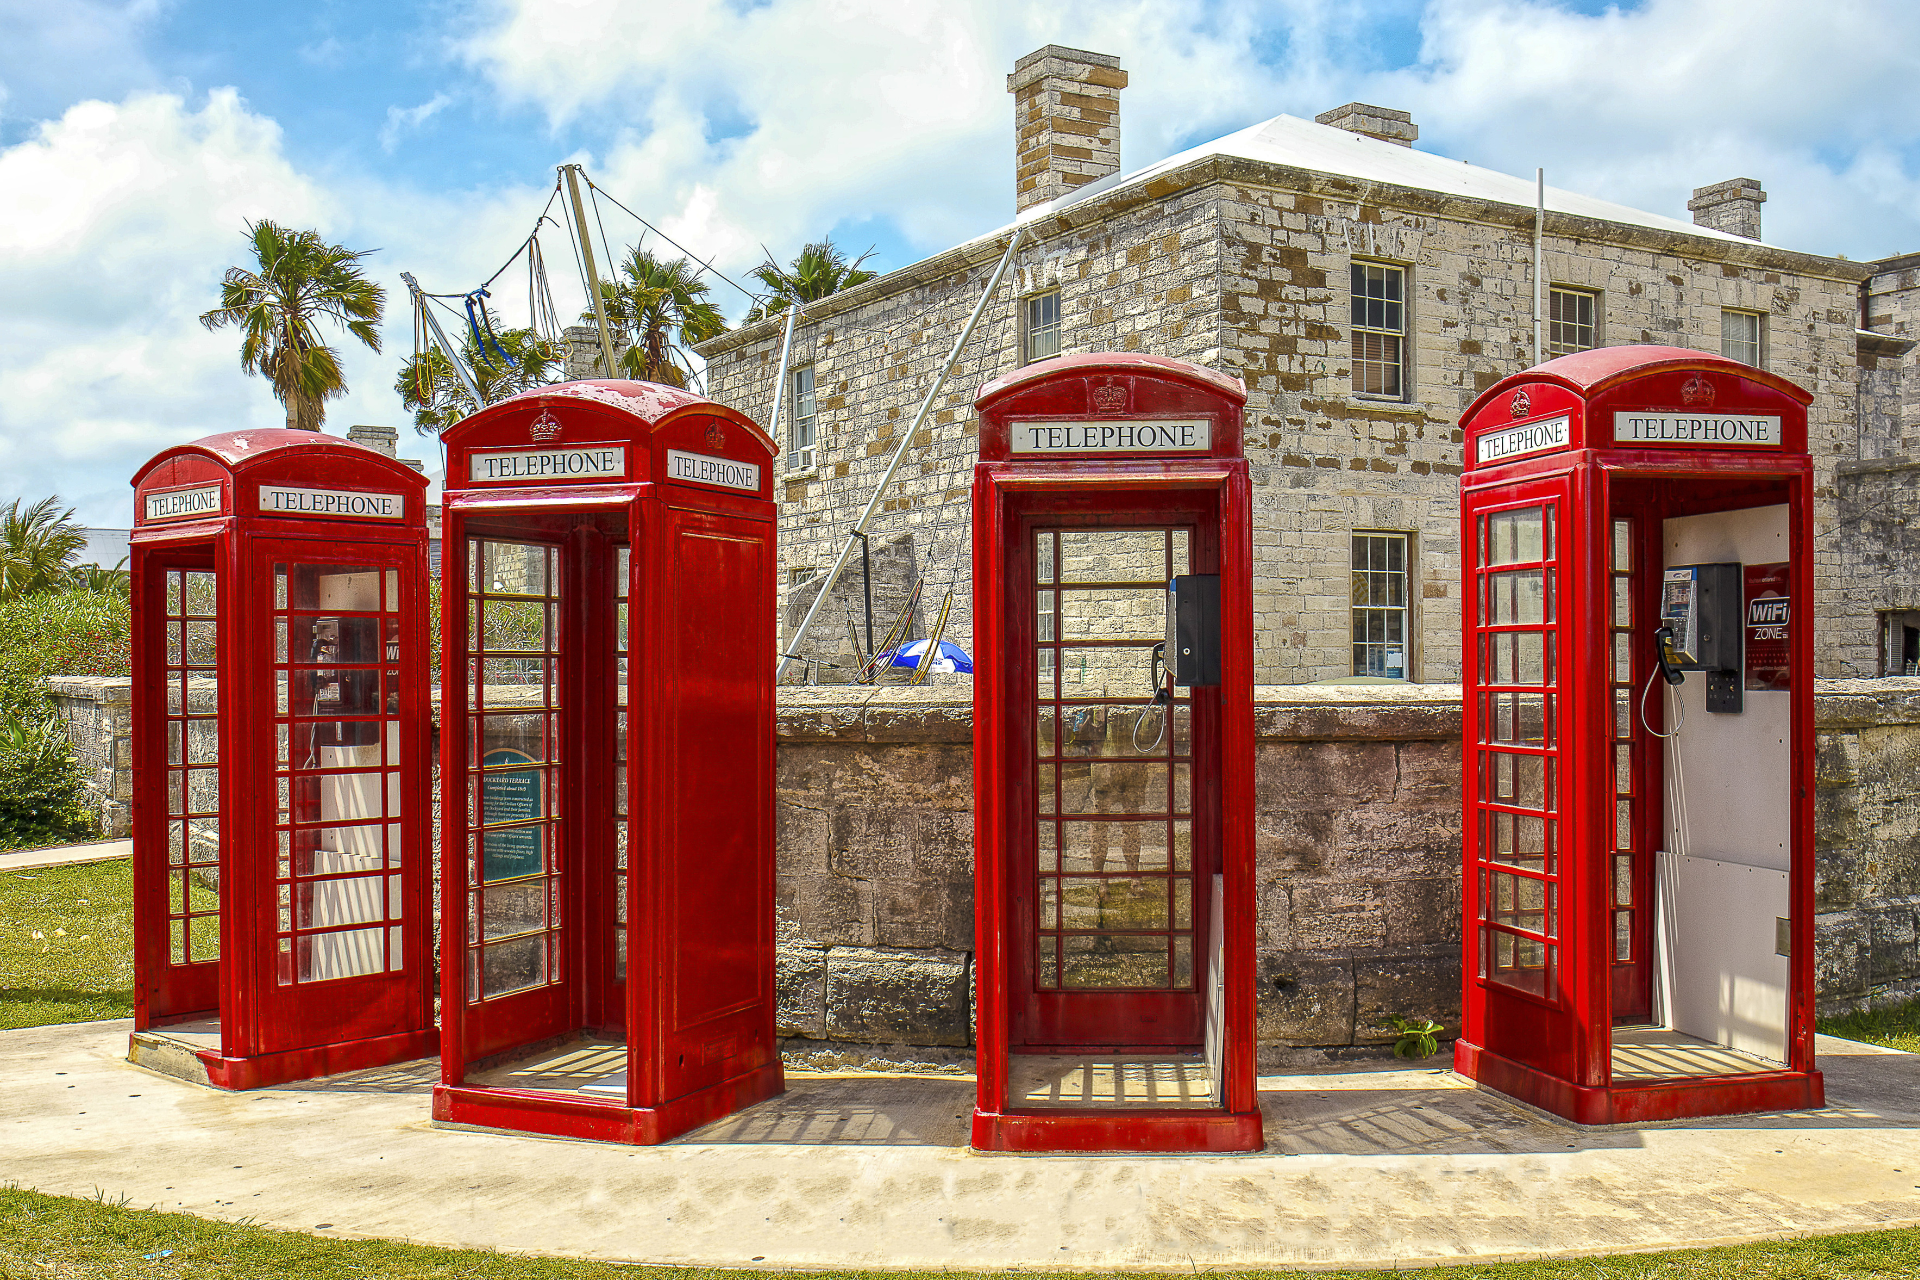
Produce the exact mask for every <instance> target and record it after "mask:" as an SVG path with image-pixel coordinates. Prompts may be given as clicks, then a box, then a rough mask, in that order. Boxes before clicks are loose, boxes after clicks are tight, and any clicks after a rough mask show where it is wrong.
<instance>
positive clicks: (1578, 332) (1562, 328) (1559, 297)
mask: <svg viewBox="0 0 1920 1280" xmlns="http://www.w3.org/2000/svg"><path fill="white" fill-rule="evenodd" d="M1597 300H1598V299H1597V298H1596V297H1595V296H1594V295H1593V294H1591V293H1582V292H1580V291H1579V290H1577V289H1553V290H1550V291H1549V293H1548V296H1547V357H1548V358H1549V359H1551V358H1552V357H1554V356H1570V355H1572V354H1573V353H1574V352H1576V351H1591V350H1593V349H1594V348H1595V347H1597V346H1599V345H1600V340H1599V338H1598V337H1597V336H1596V335H1595V333H1594V326H1593V316H1594V312H1595V310H1596V308H1595V306H1594V303H1595V302H1596V301H1597Z"/></svg>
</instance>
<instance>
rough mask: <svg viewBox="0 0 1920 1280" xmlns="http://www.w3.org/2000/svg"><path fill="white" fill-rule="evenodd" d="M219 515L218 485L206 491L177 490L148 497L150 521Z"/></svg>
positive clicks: (148, 517) (211, 486)
mask: <svg viewBox="0 0 1920 1280" xmlns="http://www.w3.org/2000/svg"><path fill="white" fill-rule="evenodd" d="M219 514H220V486H219V485H217V484H211V485H208V486H207V487H206V488H204V489H175V490H173V491H171V492H169V493H150V494H148V495H147V515H146V518H147V519H149V520H187V519H190V518H192V517H193V516H217V515H219Z"/></svg>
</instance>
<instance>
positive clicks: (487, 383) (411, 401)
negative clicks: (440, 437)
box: [393, 311, 561, 436]
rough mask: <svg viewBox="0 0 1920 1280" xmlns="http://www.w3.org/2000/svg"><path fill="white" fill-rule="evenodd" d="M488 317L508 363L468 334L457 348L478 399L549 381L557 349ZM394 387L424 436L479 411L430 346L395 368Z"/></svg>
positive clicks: (441, 354)
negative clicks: (396, 369) (477, 389)
mask: <svg viewBox="0 0 1920 1280" xmlns="http://www.w3.org/2000/svg"><path fill="white" fill-rule="evenodd" d="M487 315H488V319H489V320H490V321H492V322H494V323H493V325H492V326H491V327H492V328H493V330H494V337H495V338H496V339H497V340H498V342H499V345H500V349H501V350H503V351H505V352H506V353H507V354H508V355H509V356H512V357H513V359H512V361H507V360H504V359H501V358H500V357H499V356H497V355H495V354H494V353H493V352H492V351H489V350H487V349H486V348H485V347H482V346H481V345H480V344H479V343H476V342H475V341H474V340H473V336H472V335H471V334H469V335H468V336H467V339H466V341H465V342H463V343H462V344H461V352H460V358H461V360H463V361H464V362H465V363H466V366H467V369H468V370H469V371H470V372H471V373H472V374H473V381H474V383H475V385H477V386H478V387H479V388H480V399H481V401H482V402H483V403H485V404H492V403H494V402H495V401H497V400H504V399H506V398H507V397H508V396H512V395H518V394H520V393H521V392H522V391H527V390H530V389H531V388H534V387H539V386H544V385H546V384H547V383H549V382H551V381H553V376H552V375H553V371H554V366H555V365H557V364H559V363H560V359H561V355H560V352H559V350H558V349H557V348H556V347H555V346H554V345H553V344H552V343H551V342H548V341H547V340H546V339H545V338H542V337H541V336H540V335H539V334H537V333H535V332H534V331H533V330H532V329H500V328H499V327H498V320H499V317H498V316H497V315H495V314H494V313H492V312H491V311H489V312H488V313H487ZM393 389H394V390H395V391H397V392H399V393H400V403H401V404H402V405H403V406H405V407H406V408H407V409H410V410H412V412H413V429H414V430H415V431H418V432H419V433H420V434H421V435H423V436H427V435H436V434H438V433H439V432H442V431H445V430H446V429H447V428H448V427H450V426H452V425H453V424H454V423H456V422H458V421H460V419H462V418H464V417H466V416H467V415H468V414H470V413H474V412H477V411H478V410H479V408H480V406H479V405H477V404H475V403H474V402H473V396H472V395H471V394H470V393H469V392H468V391H467V388H466V384H465V383H463V382H461V381H460V375H459V374H457V373H456V372H454V368H453V365H452V364H451V363H449V362H448V360H447V357H446V354H445V353H444V352H442V351H441V350H440V348H438V347H432V348H429V349H428V351H427V352H426V354H425V355H417V356H409V357H408V358H407V362H406V363H405V364H403V365H401V366H400V376H399V377H398V378H397V379H395V380H394V384H393Z"/></svg>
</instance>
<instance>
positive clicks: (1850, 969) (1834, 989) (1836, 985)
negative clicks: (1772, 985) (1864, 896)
mask: <svg viewBox="0 0 1920 1280" xmlns="http://www.w3.org/2000/svg"><path fill="white" fill-rule="evenodd" d="M1871 947H1872V940H1871V938H1870V936H1869V932H1868V925H1867V921H1866V920H1865V919H1864V918H1863V917H1862V916H1861V915H1860V913H1858V912H1854V911H1844V912H1842V911H1836V912H1830V913H1827V914H1823V915H1820V916H1816V917H1815V918H1814V922H1813V986H1814V990H1816V991H1818V992H1819V993H1820V995H1821V997H1822V999H1823V1000H1826V1001H1837V1002H1840V1003H1843V1004H1844V1002H1846V1001H1849V1000H1853V999H1857V998H1859V997H1863V996H1865V995H1866V994H1867V992H1868V991H1870V990H1872V988H1873V965H1872V960H1871Z"/></svg>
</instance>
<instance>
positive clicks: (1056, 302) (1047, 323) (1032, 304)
mask: <svg viewBox="0 0 1920 1280" xmlns="http://www.w3.org/2000/svg"><path fill="white" fill-rule="evenodd" d="M1024 301H1025V304H1026V305H1025V306H1023V307H1022V308H1021V309H1020V362H1021V363H1022V364H1032V363H1033V362H1034V361H1036V360H1049V359H1052V358H1053V357H1054V356H1057V355H1059V354H1060V330H1061V325H1060V291H1059V290H1058V289H1049V290H1048V291H1047V292H1045V293H1034V294H1029V295H1027V297H1026V299H1025V300H1024ZM1048 303H1051V304H1052V307H1051V311H1052V315H1051V317H1049V316H1048V315H1047V312H1048V310H1049V307H1048V305H1047V304H1048Z"/></svg>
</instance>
